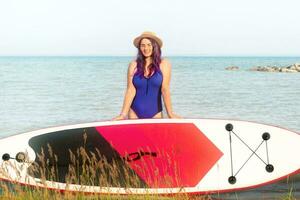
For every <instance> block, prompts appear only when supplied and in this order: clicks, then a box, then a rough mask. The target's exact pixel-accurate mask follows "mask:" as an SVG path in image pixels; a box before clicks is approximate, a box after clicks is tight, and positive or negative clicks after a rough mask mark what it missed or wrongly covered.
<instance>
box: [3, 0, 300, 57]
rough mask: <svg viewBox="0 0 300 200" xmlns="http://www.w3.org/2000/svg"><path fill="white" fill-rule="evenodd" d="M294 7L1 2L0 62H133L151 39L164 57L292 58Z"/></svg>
mask: <svg viewBox="0 0 300 200" xmlns="http://www.w3.org/2000/svg"><path fill="white" fill-rule="evenodd" d="M299 8H300V1H299V0H285V1H282V0H251V1H250V0H205V1H204V0H151V1H150V0H147V1H146V0H0V56H7V55H62V56H63V55H66V56H71V55H82V56H98V55H104V56H108V55H112V56H114V55H116V56H130V55H135V54H136V48H135V47H134V46H133V45H132V41H133V39H134V38H135V37H136V36H138V35H139V34H141V33H142V32H144V31H153V32H155V33H156V34H157V35H158V36H159V37H160V38H162V40H163V42H164V46H163V49H162V51H163V54H164V55H175V56H176V55H187V56H188V55H191V56H193V55H195V56H216V55H221V56H226V55H237V56H244V55H254V56H265V55H274V56H299V55H300V51H299V50H300V22H299V21H300V12H299Z"/></svg>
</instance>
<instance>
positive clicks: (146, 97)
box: [114, 32, 180, 120]
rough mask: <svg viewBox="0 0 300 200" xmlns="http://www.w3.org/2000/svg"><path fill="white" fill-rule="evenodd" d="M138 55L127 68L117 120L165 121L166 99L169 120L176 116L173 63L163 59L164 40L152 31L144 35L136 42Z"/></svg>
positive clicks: (135, 40) (134, 42) (136, 39)
mask: <svg viewBox="0 0 300 200" xmlns="http://www.w3.org/2000/svg"><path fill="white" fill-rule="evenodd" d="M133 44H134V46H135V47H136V48H138V55H137V58H136V60H135V61H132V62H131V63H130V64H129V67H128V73H127V90H126V93H125V98H124V103H123V108H122V111H121V114H120V115H119V116H117V117H116V118H114V119H115V120H122V119H126V118H127V117H128V118H129V119H138V118H140V119H143V118H162V117H163V115H162V101H161V96H162V97H163V100H164V104H165V107H166V111H167V114H168V117H169V118H180V117H179V116H178V115H176V114H175V113H173V110H172V105H171V97H170V76H171V64H170V63H169V62H168V61H167V60H166V59H161V47H162V44H163V43H162V40H161V39H160V38H159V37H157V36H156V35H155V34H154V33H152V32H144V33H142V34H141V35H140V36H138V37H137V38H135V39H134V41H133Z"/></svg>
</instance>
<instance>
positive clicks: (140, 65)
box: [136, 38, 161, 76]
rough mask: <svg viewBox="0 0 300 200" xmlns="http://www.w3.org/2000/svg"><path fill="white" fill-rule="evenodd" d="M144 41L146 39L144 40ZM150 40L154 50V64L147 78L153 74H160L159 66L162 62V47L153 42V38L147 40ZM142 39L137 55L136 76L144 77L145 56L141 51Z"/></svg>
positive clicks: (150, 67)
mask: <svg viewBox="0 0 300 200" xmlns="http://www.w3.org/2000/svg"><path fill="white" fill-rule="evenodd" d="M143 39H144V38H143ZM146 39H148V40H150V42H151V44H152V47H153V50H152V55H151V58H152V63H151V64H150V66H149V74H147V76H149V75H151V74H152V73H153V72H154V73H155V72H158V71H160V68H159V65H160V62H161V49H160V46H159V45H158V43H157V42H156V41H155V40H153V39H152V38H146ZM141 41H142V39H141V40H140V43H139V48H138V54H137V58H136V62H137V71H136V74H138V75H140V76H143V75H144V70H145V67H146V66H145V64H146V62H145V56H144V55H143V53H142V52H141V50H140V44H141Z"/></svg>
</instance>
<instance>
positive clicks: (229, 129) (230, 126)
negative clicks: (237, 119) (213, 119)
mask: <svg viewBox="0 0 300 200" xmlns="http://www.w3.org/2000/svg"><path fill="white" fill-rule="evenodd" d="M225 129H226V130H227V131H232V130H233V125H232V124H226V126H225Z"/></svg>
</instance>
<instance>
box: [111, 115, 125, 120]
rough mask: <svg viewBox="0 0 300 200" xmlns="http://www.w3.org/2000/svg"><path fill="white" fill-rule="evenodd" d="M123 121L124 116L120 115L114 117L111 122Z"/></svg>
mask: <svg viewBox="0 0 300 200" xmlns="http://www.w3.org/2000/svg"><path fill="white" fill-rule="evenodd" d="M124 119H126V115H124V114H120V115H118V116H116V117H114V118H113V119H112V120H113V121H117V120H124Z"/></svg>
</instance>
